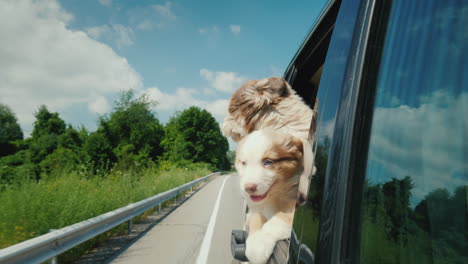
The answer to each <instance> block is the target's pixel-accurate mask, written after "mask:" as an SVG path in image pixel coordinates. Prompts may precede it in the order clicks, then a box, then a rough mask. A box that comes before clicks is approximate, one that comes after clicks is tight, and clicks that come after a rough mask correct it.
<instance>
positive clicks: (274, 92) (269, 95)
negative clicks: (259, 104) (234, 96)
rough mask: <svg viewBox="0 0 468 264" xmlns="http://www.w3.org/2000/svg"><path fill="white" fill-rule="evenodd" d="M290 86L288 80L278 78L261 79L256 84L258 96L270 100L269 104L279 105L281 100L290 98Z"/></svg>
mask: <svg viewBox="0 0 468 264" xmlns="http://www.w3.org/2000/svg"><path fill="white" fill-rule="evenodd" d="M288 86H289V84H288V83H287V82H286V80H284V79H283V78H278V77H271V78H266V79H261V80H258V81H257V82H256V84H255V88H256V89H257V91H258V94H259V95H260V96H262V97H264V98H265V100H268V102H269V104H271V103H273V104H276V103H279V102H280V101H281V99H283V98H285V97H288V96H289V94H290V92H289V89H288Z"/></svg>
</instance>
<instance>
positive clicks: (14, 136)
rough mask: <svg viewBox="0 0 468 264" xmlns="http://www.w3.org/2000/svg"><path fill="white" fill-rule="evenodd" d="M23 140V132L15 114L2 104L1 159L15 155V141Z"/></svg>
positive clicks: (0, 124)
mask: <svg viewBox="0 0 468 264" xmlns="http://www.w3.org/2000/svg"><path fill="white" fill-rule="evenodd" d="M21 139H23V132H22V131H21V128H20V126H19V124H18V120H17V119H16V116H15V114H14V113H13V111H11V109H10V108H9V107H8V106H6V105H4V104H0V157H3V156H6V155H10V154H13V153H14V152H15V151H16V146H15V144H14V143H13V141H15V140H21Z"/></svg>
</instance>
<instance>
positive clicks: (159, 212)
mask: <svg viewBox="0 0 468 264" xmlns="http://www.w3.org/2000/svg"><path fill="white" fill-rule="evenodd" d="M160 214H161V203H158V215H160Z"/></svg>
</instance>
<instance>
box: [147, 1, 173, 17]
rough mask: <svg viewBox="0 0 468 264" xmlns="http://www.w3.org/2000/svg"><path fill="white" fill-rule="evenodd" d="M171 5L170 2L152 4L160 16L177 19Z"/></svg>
mask: <svg viewBox="0 0 468 264" xmlns="http://www.w3.org/2000/svg"><path fill="white" fill-rule="evenodd" d="M171 6H172V4H171V2H166V3H165V4H164V5H153V8H154V9H155V10H156V12H157V13H158V14H159V15H161V16H162V17H165V18H167V19H169V20H175V19H177V16H176V15H175V14H174V12H173V11H172V10H171Z"/></svg>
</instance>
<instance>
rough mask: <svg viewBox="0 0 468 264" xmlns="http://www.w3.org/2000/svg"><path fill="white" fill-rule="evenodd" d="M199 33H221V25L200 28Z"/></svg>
mask: <svg viewBox="0 0 468 264" xmlns="http://www.w3.org/2000/svg"><path fill="white" fill-rule="evenodd" d="M198 33H200V34H202V35H206V34H210V33H213V34H216V33H219V27H218V26H212V27H206V28H199V29H198Z"/></svg>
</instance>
